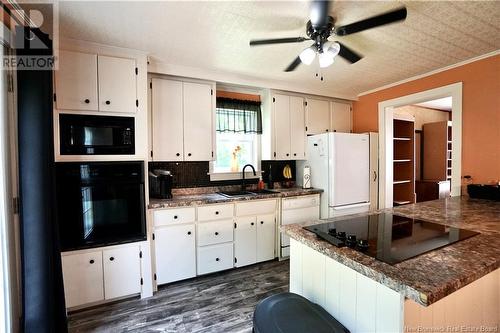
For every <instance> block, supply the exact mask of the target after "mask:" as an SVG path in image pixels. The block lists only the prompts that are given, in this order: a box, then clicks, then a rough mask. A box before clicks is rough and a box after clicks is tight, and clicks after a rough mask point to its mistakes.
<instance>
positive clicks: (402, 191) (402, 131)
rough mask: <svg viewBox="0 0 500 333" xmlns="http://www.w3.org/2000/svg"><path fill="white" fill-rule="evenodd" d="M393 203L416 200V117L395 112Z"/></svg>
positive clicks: (406, 202) (398, 203)
mask: <svg viewBox="0 0 500 333" xmlns="http://www.w3.org/2000/svg"><path fill="white" fill-rule="evenodd" d="M393 129H394V133H393V139H394V145H393V147H394V156H393V174H394V178H393V204H394V206H399V205H405V204H409V203H414V202H415V118H414V117H413V116H408V115H398V114H394V123H393Z"/></svg>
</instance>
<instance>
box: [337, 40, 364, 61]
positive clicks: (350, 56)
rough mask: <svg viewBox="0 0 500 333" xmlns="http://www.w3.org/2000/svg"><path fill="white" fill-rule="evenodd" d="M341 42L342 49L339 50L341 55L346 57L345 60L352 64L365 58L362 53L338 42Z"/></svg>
mask: <svg viewBox="0 0 500 333" xmlns="http://www.w3.org/2000/svg"><path fill="white" fill-rule="evenodd" d="M337 43H339V44H340V51H339V56H341V57H342V58H344V59H345V60H347V61H349V62H350V63H351V64H354V63H355V62H358V61H359V60H361V59H362V58H363V56H362V55H360V54H358V53H356V52H354V51H353V50H351V49H350V48H348V47H347V46H345V45H344V44H342V43H340V42H337Z"/></svg>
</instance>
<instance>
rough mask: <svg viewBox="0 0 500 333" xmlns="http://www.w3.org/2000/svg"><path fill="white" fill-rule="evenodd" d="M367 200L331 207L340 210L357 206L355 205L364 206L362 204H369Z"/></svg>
mask: <svg viewBox="0 0 500 333" xmlns="http://www.w3.org/2000/svg"><path fill="white" fill-rule="evenodd" d="M369 205H370V203H369V202H362V203H357V204H353V205H345V206H337V207H333V209H334V210H342V209H350V208H357V207H364V206H369Z"/></svg>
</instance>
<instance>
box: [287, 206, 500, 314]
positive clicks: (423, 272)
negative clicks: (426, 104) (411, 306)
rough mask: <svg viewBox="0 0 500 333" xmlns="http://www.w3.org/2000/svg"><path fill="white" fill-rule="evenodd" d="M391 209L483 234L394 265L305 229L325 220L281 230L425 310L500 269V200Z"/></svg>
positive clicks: (288, 226)
mask: <svg viewBox="0 0 500 333" xmlns="http://www.w3.org/2000/svg"><path fill="white" fill-rule="evenodd" d="M385 211H389V212H391V211H392V212H394V213H395V214H398V215H403V216H407V217H412V218H418V219H422V220H427V221H431V222H435V223H439V224H446V225H451V226H455V227H459V228H463V229H469V230H473V231H476V232H479V233H480V235H477V236H474V237H471V238H469V239H466V240H463V241H460V242H457V243H455V244H451V245H449V246H446V247H443V248H441V249H436V250H434V251H430V252H427V253H425V254H422V255H419V256H417V257H415V258H411V259H408V260H406V261H403V262H401V263H398V264H395V265H389V264H386V263H384V262H382V261H378V260H376V259H374V258H372V257H369V256H367V255H364V254H363V253H361V252H358V251H355V250H352V249H350V248H348V247H343V248H337V247H335V246H334V245H331V244H329V243H327V242H325V241H323V240H321V239H318V238H317V237H316V236H315V235H314V234H313V233H311V232H309V231H307V230H305V229H303V228H302V227H303V226H305V225H312V224H317V223H324V222H325V221H324V220H323V221H310V222H307V223H300V224H292V225H285V226H283V227H281V229H282V232H285V233H286V234H287V235H289V236H290V237H291V238H293V239H295V240H297V241H299V242H301V243H303V244H305V245H307V246H309V247H311V248H313V249H315V250H317V251H319V252H321V253H323V254H325V255H327V256H329V257H331V258H332V259H334V260H336V261H338V262H340V263H342V264H344V265H345V266H348V267H350V268H352V269H354V270H355V271H357V272H359V273H361V274H363V275H365V276H367V277H369V278H371V279H373V280H375V281H377V282H379V283H381V284H383V285H385V286H387V287H389V288H391V289H393V290H395V291H397V292H399V293H401V294H403V295H404V296H405V297H407V298H409V299H412V300H414V301H416V302H418V303H420V304H422V305H424V306H428V305H430V304H432V303H435V302H437V301H438V300H440V299H442V298H444V297H446V296H448V295H449V294H451V293H452V292H454V291H456V290H458V289H460V288H462V287H464V286H465V285H467V284H469V283H471V282H473V281H475V280H477V279H479V278H481V277H482V276H484V275H486V274H488V273H490V272H492V271H494V270H496V269H498V268H499V267H500V202H494V201H487V200H479V199H469V198H467V197H461V198H459V197H455V198H448V199H442V200H435V201H429V202H422V203H417V204H412V205H406V206H402V207H396V208H392V209H387V210H385ZM358 215H359V214H358ZM365 215H366V214H365ZM343 218H346V217H343ZM341 219H342V217H339V218H337V220H341ZM332 220H335V219H332Z"/></svg>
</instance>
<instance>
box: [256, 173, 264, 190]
mask: <svg viewBox="0 0 500 333" xmlns="http://www.w3.org/2000/svg"><path fill="white" fill-rule="evenodd" d="M257 189H259V190H263V189H264V181H263V180H262V175H261V176H260V177H259V183H258V184H257Z"/></svg>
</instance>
